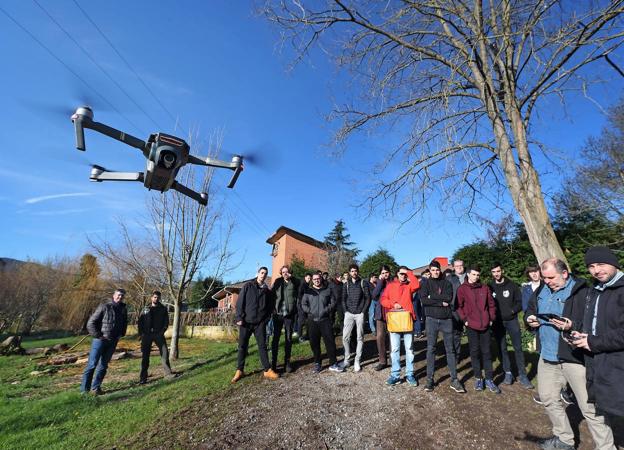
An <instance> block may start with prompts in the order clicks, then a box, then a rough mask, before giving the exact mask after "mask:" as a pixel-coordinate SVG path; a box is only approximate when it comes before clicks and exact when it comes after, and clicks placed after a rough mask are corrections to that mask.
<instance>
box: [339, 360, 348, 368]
mask: <svg viewBox="0 0 624 450" xmlns="http://www.w3.org/2000/svg"><path fill="white" fill-rule="evenodd" d="M339 364H340V367H342V370H345V369H346V368H348V367H350V366H351V364H350V363H349V360H346V359H345V360H343V361H342V362H341V363H339Z"/></svg>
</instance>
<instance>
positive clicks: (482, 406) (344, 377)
mask: <svg viewBox="0 0 624 450" xmlns="http://www.w3.org/2000/svg"><path fill="white" fill-rule="evenodd" d="M415 352H416V358H415V368H416V374H417V376H418V378H419V381H420V386H418V387H411V386H409V385H407V384H406V383H402V384H400V385H398V386H393V387H390V386H386V385H385V380H386V378H387V377H388V375H389V369H386V370H383V371H381V372H376V371H375V370H374V366H375V364H376V360H375V359H374V358H373V355H374V354H375V349H374V341H372V340H371V337H368V340H367V342H366V348H365V356H367V357H366V363H365V364H364V365H363V370H362V371H361V372H359V373H354V372H353V371H352V369H350V371H347V372H345V373H332V372H329V371H328V370H327V369H326V365H325V370H323V372H321V373H320V374H313V373H312V371H311V369H312V364H311V361H309V360H308V361H302V362H300V363H299V364H298V367H297V370H296V371H295V372H294V373H291V374H285V375H283V376H282V377H281V378H280V379H279V380H277V381H274V382H270V381H266V380H263V379H262V378H261V375H260V374H258V373H257V374H252V375H249V376H247V377H246V378H245V379H244V381H243V382H242V385H241V386H236V387H235V388H234V389H229V390H227V391H226V392H222V393H219V394H217V395H215V396H211V397H210V398H207V399H204V400H202V401H199V402H196V403H195V404H193V405H192V406H190V407H188V408H186V409H185V410H182V411H181V412H180V413H179V414H177V415H176V417H175V418H172V419H170V420H168V421H167V422H166V423H162V424H161V425H162V427H161V430H163V429H166V430H167V434H166V436H163V433H162V432H159V433H154V434H152V435H141V436H135V437H133V438H132V439H131V440H130V441H128V442H127V443H126V445H127V446H129V447H133V448H258V449H268V448H285V449H286V448H315V449H318V448H321V449H322V448H358V449H362V448H414V449H446V448H448V449H451V448H453V449H457V448H471V449H515V448H517V449H535V448H538V446H537V441H538V440H539V439H541V438H544V437H548V436H550V431H551V428H550V422H549V420H548V418H547V416H546V413H545V411H544V409H543V407H542V406H540V405H538V404H536V403H535V402H533V400H532V394H533V393H534V392H535V391H527V390H526V389H524V388H522V387H521V386H520V385H519V384H517V383H516V384H514V385H512V386H501V388H502V389H503V393H502V394H501V395H496V394H493V393H490V392H487V391H486V392H476V391H474V389H473V378H472V372H471V370H470V362H469V360H468V359H467V358H464V359H463V360H462V361H461V363H460V364H459V369H460V379H464V381H465V382H466V388H467V391H468V392H467V393H465V394H458V393H456V392H454V391H452V390H451V389H450V388H449V381H450V379H449V375H448V371H447V370H446V369H445V368H444V367H443V366H444V364H445V358H444V357H443V353H444V352H443V350H442V349H441V348H439V349H438V355H439V356H438V360H437V364H436V365H437V366H440V369H438V370H437V371H436V382H437V385H436V388H435V390H434V391H433V392H425V391H424V389H423V387H422V386H423V384H424V383H423V381H424V376H425V372H424V371H425V361H424V359H425V343H424V342H423V341H417V342H416V343H415ZM325 362H326V360H325ZM568 412H569V415H570V416H571V418H572V423H573V425H574V426H575V427H576V428H578V429H579V435H578V441H579V447H578V448H581V449H591V448H593V444H592V440H591V437H590V435H589V432H588V430H587V426H586V425H585V423H584V422H583V421H582V420H581V419H582V418H581V416H580V414H579V413H578V409H577V408H575V407H569V408H568ZM579 422H580V424H579ZM617 425H618V426H616V427H615V428H616V443H619V445H620V446H622V444H623V443H624V433H623V432H622V431H624V429H623V428H624V427H622V426H621V425H622V424H621V423H618V424H617Z"/></svg>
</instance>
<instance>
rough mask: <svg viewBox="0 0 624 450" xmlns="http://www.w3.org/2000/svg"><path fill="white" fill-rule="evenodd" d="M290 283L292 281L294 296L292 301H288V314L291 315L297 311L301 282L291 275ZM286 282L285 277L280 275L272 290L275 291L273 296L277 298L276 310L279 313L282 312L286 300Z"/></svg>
mask: <svg viewBox="0 0 624 450" xmlns="http://www.w3.org/2000/svg"><path fill="white" fill-rule="evenodd" d="M289 283H292V286H293V294H294V295H293V298H292V299H290V301H287V302H286V316H288V317H290V316H293V315H294V314H296V313H297V303H298V302H297V299H298V298H299V297H300V296H299V292H300V286H301V284H300V282H299V280H298V279H297V278H295V277H290V281H289ZM285 286H286V283H284V278H282V277H279V278H278V279H277V280H275V283H273V288H272V289H271V291H272V292H273V297H274V298H275V311H276V312H277V314H282V304H283V303H284V302H285V301H286V299H285V298H284V287H285Z"/></svg>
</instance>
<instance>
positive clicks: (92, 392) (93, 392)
mask: <svg viewBox="0 0 624 450" xmlns="http://www.w3.org/2000/svg"><path fill="white" fill-rule="evenodd" d="M90 393H91V395H95V396H98V395H104V391H102V389H100V388H97V389H92V390H91V391H90Z"/></svg>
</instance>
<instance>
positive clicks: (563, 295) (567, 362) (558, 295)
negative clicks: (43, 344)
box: [525, 258, 614, 450]
mask: <svg viewBox="0 0 624 450" xmlns="http://www.w3.org/2000/svg"><path fill="white" fill-rule="evenodd" d="M540 268H541V271H542V276H543V278H544V283H545V286H544V287H543V288H542V289H541V290H539V292H538V291H536V292H534V293H533V296H532V297H531V299H530V300H529V305H528V307H527V311H526V319H525V320H526V322H527V324H528V325H529V326H531V327H533V328H534V329H536V330H537V338H538V345H539V352H540V359H539V363H538V367H537V389H538V392H539V396H540V399H541V401H542V403H543V404H544V407H545V408H546V413H547V414H548V418H549V419H550V422H551V423H552V431H553V436H552V437H551V438H549V439H546V440H544V441H542V443H541V448H544V449H551V448H558V449H569V450H573V449H574V432H573V430H572V427H571V426H570V421H569V419H568V416H567V414H566V411H565V406H564V405H563V403H562V399H561V389H563V388H564V387H565V385H566V383H568V384H569V385H570V387H571V388H572V391H573V392H574V395H575V396H576V400H577V404H578V407H579V409H580V410H581V413H582V414H583V416H584V417H585V420H586V422H587V426H588V428H589V431H590V433H591V435H592V438H593V440H594V445H595V448H598V449H612V448H614V446H613V433H612V431H611V428H609V426H608V425H607V424H606V423H605V418H604V416H602V415H599V414H597V413H596V408H595V407H594V405H592V404H591V403H589V402H588V396H587V386H586V378H585V373H586V371H585V365H584V352H583V350H582V349H578V348H575V347H573V346H571V345H570V343H569V342H568V341H567V340H564V338H563V337H562V331H564V330H566V329H567V330H569V329H571V328H572V327H573V326H574V324H579V323H582V321H583V315H584V313H585V303H586V298H587V294H588V288H587V283H586V282H585V280H581V279H575V278H573V277H571V276H570V273H569V272H568V267H567V265H566V263H565V262H563V261H561V260H559V259H555V258H553V259H548V260H546V261H544V262H543V263H542V264H541V266H540ZM545 314H547V315H545Z"/></svg>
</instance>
